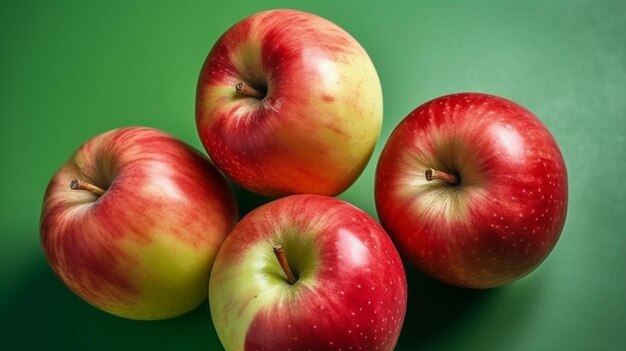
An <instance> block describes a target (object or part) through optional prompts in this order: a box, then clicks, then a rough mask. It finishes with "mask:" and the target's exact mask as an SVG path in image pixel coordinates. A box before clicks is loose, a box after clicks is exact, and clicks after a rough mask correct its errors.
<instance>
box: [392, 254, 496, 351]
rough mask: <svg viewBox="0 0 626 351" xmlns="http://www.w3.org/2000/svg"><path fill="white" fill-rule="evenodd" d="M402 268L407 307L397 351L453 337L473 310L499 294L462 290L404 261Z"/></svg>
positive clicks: (426, 346) (429, 344) (432, 344)
mask: <svg viewBox="0 0 626 351" xmlns="http://www.w3.org/2000/svg"><path fill="white" fill-rule="evenodd" d="M405 268H406V273H407V283H408V288H409V294H408V305H407V314H406V318H405V321H404V326H403V329H402V333H401V334H400V340H399V342H398V345H397V348H396V349H397V350H415V349H423V348H429V346H430V347H432V346H434V345H435V344H437V343H439V342H440V341H441V340H442V339H444V338H446V337H453V336H454V334H455V329H456V328H462V326H463V324H464V323H466V321H465V319H467V318H468V316H471V314H472V312H473V311H476V310H478V309H480V308H481V306H483V305H485V304H488V303H489V300H490V299H492V298H493V297H494V296H495V295H497V294H498V293H499V290H498V289H486V290H474V289H464V288H459V287H455V286H451V285H447V284H444V283H441V282H439V281H437V280H435V279H433V278H431V277H429V276H427V275H425V274H424V273H422V272H420V271H418V270H417V269H416V268H414V267H413V266H412V265H411V264H410V263H408V262H406V261H405Z"/></svg>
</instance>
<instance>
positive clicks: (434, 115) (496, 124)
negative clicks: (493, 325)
mask: <svg viewBox="0 0 626 351" xmlns="http://www.w3.org/2000/svg"><path fill="white" fill-rule="evenodd" d="M375 199H376V209H377V212H378V215H379V218H380V221H381V223H382V225H383V227H384V228H385V229H386V230H387V232H388V233H389V235H390V236H391V238H392V239H393V241H394V242H395V243H396V245H397V246H398V248H399V250H400V252H401V253H402V254H403V255H404V256H406V257H408V258H409V259H410V260H411V261H412V262H413V263H414V264H415V265H416V266H417V267H418V268H420V269H421V270H423V271H424V272H426V273H427V274H429V275H430V276H432V277H434V278H436V279H439V280H441V281H443V282H446V283H449V284H452V285H457V286H461V287H468V288H491V287H497V286H501V285H504V284H507V283H509V282H512V281H514V280H516V279H518V278H520V277H522V276H524V275H526V274H528V273H529V272H531V271H532V270H533V269H535V268H536V267H537V266H538V265H539V264H540V263H541V262H542V261H543V260H544V259H545V258H546V257H547V256H548V254H549V253H550V252H551V250H552V249H553V247H554V246H555V245H556V243H557V241H558V239H559V236H560V234H561V231H562V229H563V225H564V222H565V216H566V212H567V172H566V169H565V162H564V161H563V157H562V155H561V152H560V150H559V147H558V145H557V143H556V141H555V140H554V138H553V137H552V135H551V134H550V132H549V131H548V130H547V129H546V127H545V126H544V125H543V124H542V123H541V122H540V121H539V120H538V119H537V118H536V117H535V116H534V115H533V114H532V113H531V112H530V111H528V110H527V109H525V108H524V107H522V106H520V105H518V104H516V103H514V102H512V101H509V100H506V99H503V98H500V97H497V96H493V95H487V94H480V93H460V94H454V95H448V96H443V97H440V98H437V99H434V100H432V101H429V102H427V103H425V104H423V105H421V106H419V107H418V108H416V109H415V110H414V111H412V112H411V113H410V114H409V115H408V116H407V117H406V118H405V119H404V120H403V121H402V122H400V124H399V125H398V126H397V127H396V128H395V130H394V131H393V132H392V134H391V136H390V138H389V140H388V141H387V144H386V145H385V147H384V149H383V151H382V154H381V156H380V159H379V162H378V166H377V170H376V180H375Z"/></svg>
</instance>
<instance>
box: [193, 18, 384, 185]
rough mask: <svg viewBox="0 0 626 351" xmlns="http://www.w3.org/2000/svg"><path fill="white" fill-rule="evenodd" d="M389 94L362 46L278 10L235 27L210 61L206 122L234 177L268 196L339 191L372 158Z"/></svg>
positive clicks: (205, 71) (200, 93)
mask: <svg viewBox="0 0 626 351" xmlns="http://www.w3.org/2000/svg"><path fill="white" fill-rule="evenodd" d="M382 113H383V109H382V91H381V86H380V81H379V79H378V74H377V73H376V69H375V67H374V65H373V63H372V61H371V60H370V58H369V56H368V55H367V53H366V52H365V50H364V49H363V47H361V45H360V44H359V43H358V42H357V41H356V40H355V39H354V38H353V37H352V36H350V34H348V33H347V32H346V31H344V30H343V29H341V28H340V27H338V26H337V25H336V24H334V23H332V22H330V21H328V20H326V19H323V18H320V17H318V16H316V15H313V14H310V13H305V12H300V11H295V10H270V11H265V12H260V13H257V14H254V15H252V16H250V17H247V18H245V19H243V20H241V21H240V22H238V23H236V24H235V25H234V26H232V27H231V28H230V29H228V30H227V31H226V32H225V33H224V34H223V35H222V36H221V37H220V38H219V40H218V41H217V42H216V43H215V45H214V46H213V48H212V49H211V51H210V53H209V54H208V57H207V58H206V61H205V62H204V65H203V66H202V69H201V72H200V76H199V80H198V86H197V95H196V125H197V129H198V134H199V136H200V139H201V141H202V144H203V145H204V147H205V149H206V151H207V153H208V154H209V156H210V157H211V159H212V160H213V161H214V162H215V164H216V166H217V167H218V168H219V169H220V170H222V171H223V172H224V173H225V174H226V175H227V176H228V177H229V178H230V179H232V180H233V181H234V182H235V183H237V184H239V185H240V186H242V187H244V188H246V189H248V190H250V191H252V192H255V193H257V194H261V195H265V196H284V195H289V194H299V193H311V194H322V195H330V196H334V195H337V194H339V193H341V192H342V191H344V190H345V189H346V188H348V187H349V186H350V185H351V184H352V183H353V182H354V181H355V180H356V178H357V177H358V176H359V175H360V173H361V172H362V171H363V169H364V167H365V166H366V164H367V162H368V161H369V159H370V157H371V155H372V151H373V150H374V146H375V144H376V142H377V140H378V136H379V134H380V129H381V124H382Z"/></svg>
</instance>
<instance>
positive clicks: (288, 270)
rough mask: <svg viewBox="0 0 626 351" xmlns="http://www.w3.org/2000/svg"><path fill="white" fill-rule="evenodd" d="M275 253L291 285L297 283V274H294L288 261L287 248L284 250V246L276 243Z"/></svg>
mask: <svg viewBox="0 0 626 351" xmlns="http://www.w3.org/2000/svg"><path fill="white" fill-rule="evenodd" d="M274 254H275V255H276V258H277V259H278V263H279V264H280V268H282V269H283V272H285V275H286V276H287V282H288V283H289V284H291V285H293V284H295V283H296V276H295V275H293V272H292V271H291V267H289V263H287V256H285V250H283V248H282V246H280V245H275V246H274Z"/></svg>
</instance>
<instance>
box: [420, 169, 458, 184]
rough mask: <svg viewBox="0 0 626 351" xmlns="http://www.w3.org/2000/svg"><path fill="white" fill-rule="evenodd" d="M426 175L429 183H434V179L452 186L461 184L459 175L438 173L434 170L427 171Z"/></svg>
mask: <svg viewBox="0 0 626 351" xmlns="http://www.w3.org/2000/svg"><path fill="white" fill-rule="evenodd" d="M425 175H426V180H427V181H429V182H430V181H432V180H433V179H439V180H443V181H446V182H448V183H449V184H451V185H457V184H459V183H460V182H461V181H460V180H459V177H457V175H456V174H454V173H446V172H443V171H438V170H435V169H432V168H429V169H427V170H426V173H425Z"/></svg>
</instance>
